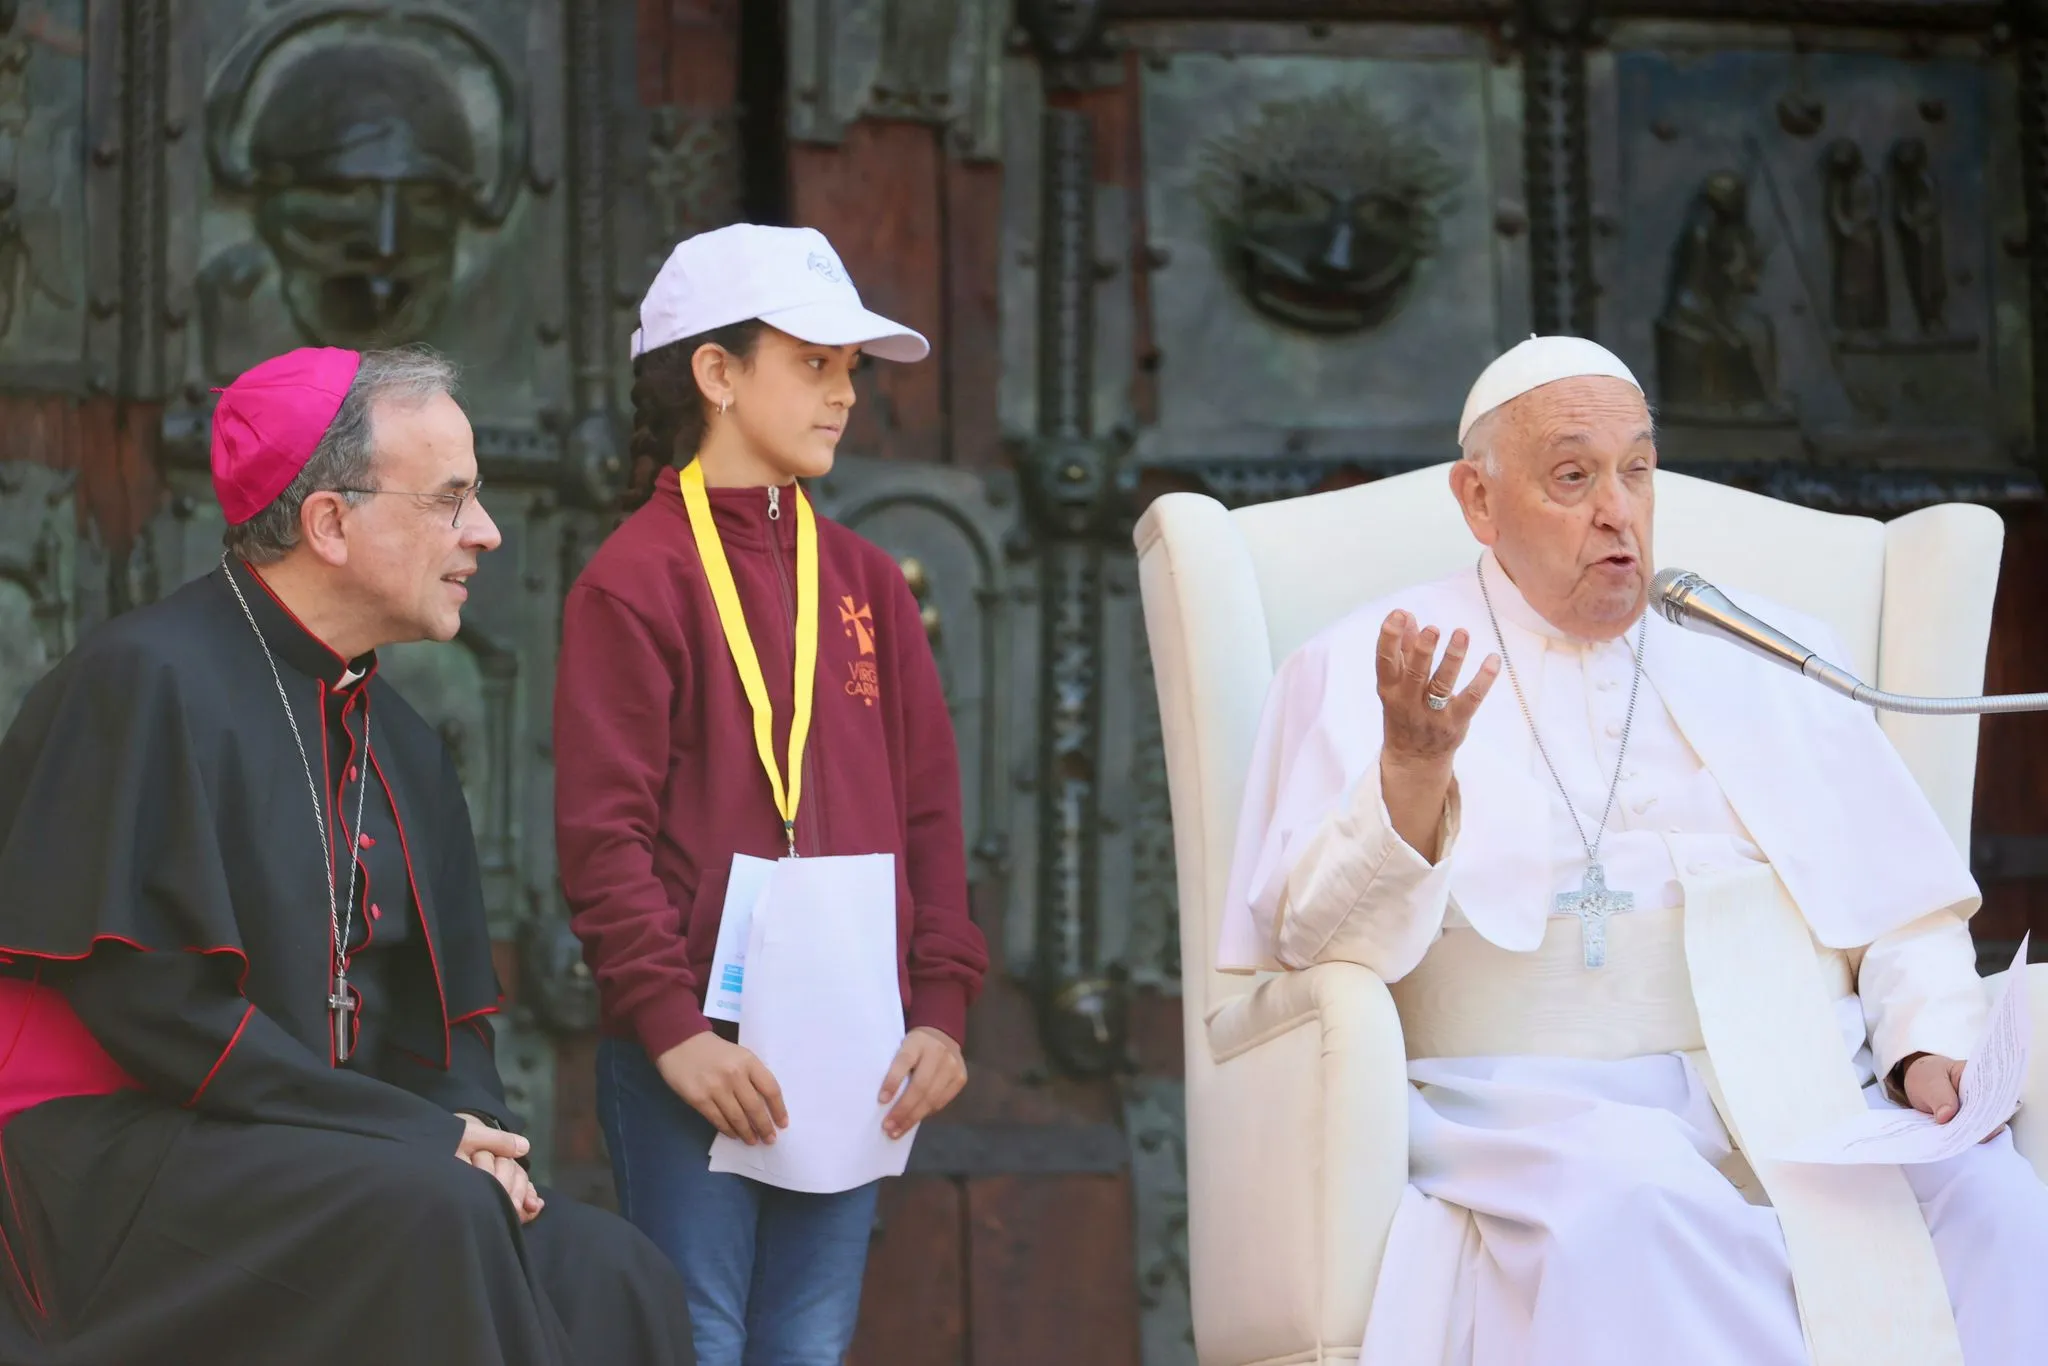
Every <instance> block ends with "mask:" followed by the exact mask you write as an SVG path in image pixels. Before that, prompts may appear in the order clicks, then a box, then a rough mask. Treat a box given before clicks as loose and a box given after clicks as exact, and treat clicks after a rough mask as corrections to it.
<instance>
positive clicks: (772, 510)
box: [768, 484, 824, 854]
mask: <svg viewBox="0 0 2048 1366" xmlns="http://www.w3.org/2000/svg"><path fill="white" fill-rule="evenodd" d="M781 520H782V490H781V489H780V488H779V487H777V486H776V485H774V484H770V485H769V486H768V558H769V559H771V560H773V561H774V562H775V582H776V585H777V586H778V587H780V588H781V590H782V613H783V619H784V621H785V622H787V623H788V626H789V639H790V646H791V657H792V658H794V657H795V644H796V595H795V591H794V589H792V588H791V586H790V582H789V568H788V566H787V565H785V564H783V562H782V535H781V532H780V531H779V530H777V527H776V524H777V523H779V522H780V521H781ZM791 681H792V683H793V682H794V679H793V678H792V680H791ZM795 701H796V693H795V691H794V690H793V689H792V691H791V693H790V702H791V705H792V706H794V705H795ZM791 719H792V721H793V720H794V719H795V718H794V717H793V716H792V718H791ZM817 743H818V726H817V720H816V714H815V712H814V713H813V716H812V723H811V735H810V739H809V741H808V742H807V743H806V745H805V747H804V776H805V779H806V781H807V782H811V783H812V785H813V786H816V784H815V781H814V780H815V779H816V778H817V776H818V774H819V773H820V772H822V770H823V765H821V764H813V763H811V762H810V751H811V748H812V747H814V746H815V745H816V744H817ZM790 776H791V778H794V777H795V775H794V774H791V775H790ZM823 799H824V797H823V793H822V792H819V791H812V792H808V793H806V794H805V798H804V803H803V805H802V806H800V807H798V808H797V813H796V828H797V835H798V837H799V838H798V841H797V844H798V848H799V850H801V848H802V846H803V844H805V843H806V842H808V843H809V844H810V846H811V852H812V853H814V854H815V853H817V852H819V851H820V850H821V849H823V848H824V841H823V836H822V834H821V832H820V827H819V824H818V821H819V818H818V816H817V814H816V813H817V809H818V808H817V804H818V802H820V801H822V800H823ZM807 829H808V830H809V832H810V839H809V840H808V841H805V840H804V839H802V836H803V834H804V832H805V831H806V830H807Z"/></svg>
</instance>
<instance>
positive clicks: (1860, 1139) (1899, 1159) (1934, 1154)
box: [1776, 939, 2033, 1166]
mask: <svg viewBox="0 0 2048 1366" xmlns="http://www.w3.org/2000/svg"><path fill="white" fill-rule="evenodd" d="M2030 1015H2031V1012H2029V1010H2028V1009H2027V941H2026V940H2025V939H2022V940H2020V948H2019V952H2018V953H2017V954H2015V955H2013V960H2012V967H2011V969H2010V970H2009V971H2008V972H2007V973H2006V974H2005V980H2004V982H2003V983H2002V984H2001V989H2000V994H1999V998H1998V1004H1997V1005H1995V1006H1993V1007H1992V1010H1991V1019H1990V1022H1989V1023H1988V1024H1987V1025H1986V1026H1985V1029H1984V1040H1983V1042H1982V1043H1980V1044H1978V1045H1977V1048H1976V1051H1974V1052H1973V1053H1971V1054H1970V1059H1969V1065H1968V1066H1967V1067H1965V1068H1964V1069H1963V1087H1962V1095H1961V1097H1960V1101H1961V1103H1960V1105H1959V1106H1958V1107H1957V1109H1956V1113H1955V1115H1954V1116H1953V1117H1952V1118H1950V1120H1949V1122H1948V1123H1946V1124H1936V1123H1935V1122H1934V1118H1933V1116H1931V1115H1923V1114H1921V1113H1920V1112H1919V1111H1918V1110H1902V1109H1884V1110H1866V1111H1865V1112H1864V1113H1862V1114H1860V1115H1857V1116H1856V1117H1855V1119H1854V1120H1852V1121H1850V1122H1848V1123H1844V1124H1840V1125H1837V1126H1836V1127H1835V1128H1833V1129H1831V1130H1829V1131H1827V1132H1826V1133H1822V1134H1817V1135H1815V1136H1814V1137H1812V1138H1809V1139H1806V1140H1804V1141H1802V1142H1800V1143H1797V1144H1795V1145H1793V1146H1791V1147H1790V1148H1787V1149H1786V1150H1785V1151H1783V1152H1780V1153H1778V1154H1776V1156H1777V1157H1778V1158H1779V1159H1780V1160H1781V1161H1785V1162H1816V1163H1823V1164H1828V1165H1853V1164H1871V1163H1876V1164H1888V1165H1897V1166H1912V1165H1915V1164H1918V1163H1923V1162H1941V1161H1944V1160H1946V1159H1948V1158H1951V1157H1956V1156H1958V1155H1960V1154H1962V1153H1966V1152H1968V1151H1969V1150H1970V1149H1971V1148H1973V1147H1975V1146H1976V1145H1977V1144H1979V1143H1982V1142H1983V1141H1984V1140H1985V1139H1987V1138H1989V1137H1991V1135H1992V1134H1993V1133H1995V1132H1997V1130H1998V1126H1999V1125H2001V1124H2003V1123H2005V1122H2006V1121H2007V1120H2009V1119H2011V1118H2012V1116H2013V1112H2014V1111H2015V1110H2017V1109H2018V1108H2019V1103H2020V1088H2021V1087H2022V1086H2023V1085H2024V1084H2025V1083H2026V1079H2027V1041H2028V1039H2029V1038H2030V1037H2031V1035H2032V1032H2033V1025H2032V1022H2031V1019H2030Z"/></svg>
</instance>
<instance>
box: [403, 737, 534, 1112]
mask: <svg viewBox="0 0 2048 1366" xmlns="http://www.w3.org/2000/svg"><path fill="white" fill-rule="evenodd" d="M429 820H430V827H429V828H430V831H431V847H432V849H433V850H434V854H433V863H432V864H431V865H430V867H431V871H430V872H429V874H428V876H429V877H431V878H432V879H433V892H434V905H435V907H436V908H437V909H438V919H439V921H440V925H441V944H442V948H443V950H444V952H445V954H446V955H447V959H448V962H447V971H448V973H449V975H450V977H451V978H454V977H457V976H458V975H459V976H460V978H461V979H463V980H465V981H475V982H480V983H488V984H489V987H490V990H491V991H492V994H493V996H494V997H496V998H499V999H502V996H503V993H502V991H500V990H498V987H497V982H498V970H497V968H496V967H495V966H494V965H493V964H492V962H491V928H490V917H489V914H488V913H487V911H486V910H485V907H484V882H483V871H482V869H481V867H480V866H479V865H478V862H477V856H476V835H475V832H474V831H473V830H472V828H471V826H470V821H469V803H468V801H467V800H466V799H465V798H464V797H463V795H462V780H461V778H460V777H459V776H457V774H456V771H455V760H454V758H453V756H451V755H450V754H449V753H448V752H447V751H446V750H445V749H444V750H443V751H442V753H441V772H440V776H439V780H438V783H437V785H436V788H435V792H434V800H433V805H432V809H431V815H430V817H429ZM479 1008H481V1007H479ZM378 1075H379V1076H381V1077H383V1078H385V1079H386V1080H387V1081H390V1082H392V1083H393V1084H394V1085H398V1086H403V1087H404V1088H405V1089H406V1090H408V1091H411V1092H413V1093H414V1094H415V1095H420V1096H424V1097H426V1098H427V1099H429V1100H431V1101H433V1102H434V1103H435V1104H437V1105H439V1106H441V1107H442V1108H443V1109H447V1110H459V1111H463V1112H465V1113H467V1114H473V1115H478V1116H481V1117H483V1118H485V1119H488V1120H490V1121H491V1122H492V1123H495V1124H496V1125H497V1126H498V1127H499V1128H501V1129H510V1130H512V1131H514V1132H515V1133H516V1132H518V1131H519V1130H520V1129H521V1128H522V1127H523V1126H522V1125H521V1124H520V1123H519V1119H518V1116H516V1115H514V1114H513V1113H512V1107H511V1105H510V1104H508V1103H507V1102H506V1100H505V1087H504V1084H503V1083H502V1082H501V1081H500V1080H499V1077H498V1059H497V1053H496V1050H495V1049H494V1047H493V1035H492V1031H491V1023H490V1018H489V1016H488V1015H487V1014H482V1013H471V1014H468V1015H465V1016H462V1017H460V1018H457V1019H455V1020H453V1021H451V1022H450V1023H449V1026H448V1067H447V1069H446V1070H445V1071H444V1070H443V1069H441V1068H440V1067H439V1066H436V1065H435V1064H434V1063H432V1062H429V1061H428V1060H426V1059H424V1058H421V1057H418V1056H416V1055H414V1054H412V1053H409V1052H407V1051H406V1050H404V1049H402V1048H396V1047H393V1048H389V1049H386V1050H385V1056H384V1058H383V1059H382V1061H381V1064H380V1066H379V1068H378Z"/></svg>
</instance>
